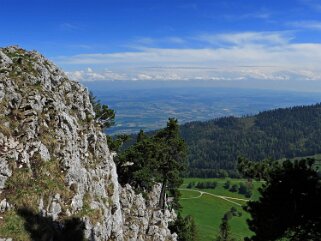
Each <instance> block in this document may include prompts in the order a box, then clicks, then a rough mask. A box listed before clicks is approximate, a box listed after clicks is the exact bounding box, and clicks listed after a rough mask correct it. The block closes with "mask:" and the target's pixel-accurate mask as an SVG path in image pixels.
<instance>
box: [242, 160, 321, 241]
mask: <svg viewBox="0 0 321 241" xmlns="http://www.w3.org/2000/svg"><path fill="white" fill-rule="evenodd" d="M313 162H314V161H313V160H312V159H303V160H300V161H295V162H294V163H293V162H291V161H286V162H284V163H283V165H282V167H280V168H277V169H274V170H272V171H271V173H270V175H269V179H268V181H267V183H266V184H265V185H264V186H263V188H261V189H260V193H261V197H260V199H259V200H258V201H251V202H249V203H248V205H247V207H246V210H247V211H248V212H249V213H250V214H251V216H252V219H251V220H248V224H249V227H250V229H251V230H252V231H253V232H254V233H255V235H254V236H253V237H251V238H247V240H251V241H270V240H278V239H281V238H286V239H287V240H293V241H300V240H305V241H315V240H321V209H320V204H321V178H320V175H319V174H318V172H317V171H316V170H315V169H314V168H313Z"/></svg>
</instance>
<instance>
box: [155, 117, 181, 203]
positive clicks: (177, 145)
mask: <svg viewBox="0 0 321 241" xmlns="http://www.w3.org/2000/svg"><path fill="white" fill-rule="evenodd" d="M154 141H155V144H156V146H157V149H158V150H157V152H158V156H157V169H158V171H159V175H160V182H161V183H162V189H161V194H160V198H159V207H160V208H161V209H164V208H165V193H166V189H167V188H169V189H177V188H178V187H179V186H180V185H181V184H182V183H183V178H182V173H183V172H184V171H185V169H186V166H187V161H186V146H185V142H184V140H183V139H182V138H181V137H180V134H179V126H178V122H177V120H176V119H173V118H170V119H169V120H168V122H167V126H166V128H164V129H162V130H160V131H159V132H158V133H157V134H156V135H155V137H154Z"/></svg>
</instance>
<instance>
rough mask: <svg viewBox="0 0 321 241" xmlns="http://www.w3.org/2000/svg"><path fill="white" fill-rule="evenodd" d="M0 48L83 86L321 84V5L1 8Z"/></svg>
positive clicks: (67, 3)
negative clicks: (21, 51)
mask: <svg viewBox="0 0 321 241" xmlns="http://www.w3.org/2000/svg"><path fill="white" fill-rule="evenodd" d="M1 19H2V21H0V29H1V30H0V33H1V35H0V45H1V46H6V45H14V44H18V45H20V46H22V47H24V48H27V49H36V50H38V51H39V52H41V53H42V54H44V55H45V56H47V57H49V58H50V59H51V60H53V61H54V62H55V63H57V64H58V65H59V66H60V67H61V68H62V69H63V70H65V71H66V72H67V73H68V75H69V76H70V77H71V78H73V79H76V80H79V81H108V80H148V81H153V80H158V81H159V80H166V81H171V80H172V81H173V80H185V81H186V80H193V81H197V80H210V81H231V80H233V81H238V80H245V79H250V80H262V81H291V80H295V81H302V83H303V84H304V83H305V82H306V81H321V68H320V67H319V65H320V63H321V1H317V0H282V1H281V0H278V1H276V0H197V1H196V0H193V1H192V0H157V1H156V0H115V1H112V0H105V1H103V0H101V1H98V0H91V1H84V0H75V1H72V0H55V1H51V0H41V1H40V0H28V1H25V0H19V1H18V0H1Z"/></svg>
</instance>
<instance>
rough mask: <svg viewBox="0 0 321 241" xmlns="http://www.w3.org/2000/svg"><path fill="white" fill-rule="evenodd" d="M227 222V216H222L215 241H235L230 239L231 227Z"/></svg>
mask: <svg viewBox="0 0 321 241" xmlns="http://www.w3.org/2000/svg"><path fill="white" fill-rule="evenodd" d="M228 221H229V218H228V215H224V217H223V218H222V222H221V224H220V231H219V234H218V235H217V237H216V239H215V241H235V239H234V238H232V237H231V227H230V225H229V223H228Z"/></svg>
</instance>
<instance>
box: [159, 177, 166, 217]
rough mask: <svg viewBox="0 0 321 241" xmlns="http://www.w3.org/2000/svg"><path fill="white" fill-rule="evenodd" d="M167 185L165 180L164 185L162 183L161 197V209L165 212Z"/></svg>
mask: <svg viewBox="0 0 321 241" xmlns="http://www.w3.org/2000/svg"><path fill="white" fill-rule="evenodd" d="M166 184H167V180H166V179H164V180H163V183H162V190H161V193H160V196H159V203H158V205H159V208H161V209H162V210H163V211H164V210H165V191H166Z"/></svg>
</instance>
